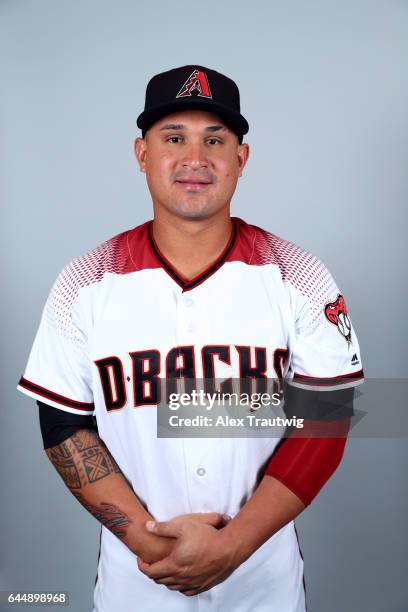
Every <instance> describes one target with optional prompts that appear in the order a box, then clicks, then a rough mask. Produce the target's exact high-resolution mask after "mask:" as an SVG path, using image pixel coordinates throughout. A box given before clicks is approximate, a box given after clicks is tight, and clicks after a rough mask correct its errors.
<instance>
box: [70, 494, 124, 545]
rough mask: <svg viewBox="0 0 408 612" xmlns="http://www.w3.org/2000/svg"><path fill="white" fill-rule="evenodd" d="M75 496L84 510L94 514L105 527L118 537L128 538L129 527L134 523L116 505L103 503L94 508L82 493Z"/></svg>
mask: <svg viewBox="0 0 408 612" xmlns="http://www.w3.org/2000/svg"><path fill="white" fill-rule="evenodd" d="M73 494H74V495H75V497H76V498H77V500H78V501H79V502H80V503H81V504H82V505H83V506H84V508H86V509H87V510H88V512H90V513H91V514H93V516H94V517H95V518H96V519H97V520H98V521H100V522H101V523H102V524H103V525H105V527H107V528H108V529H109V530H110V531H111V532H112V533H113V534H114V535H115V536H116V537H118V538H120V539H123V538H124V537H125V536H126V534H127V527H128V526H129V525H130V524H131V522H132V521H131V520H130V518H129V517H128V516H126V514H124V513H123V512H122V511H121V510H120V509H119V508H118V507H117V506H115V504H110V503H107V502H101V503H100V505H99V506H94V505H93V504H90V503H89V502H87V501H86V499H85V497H84V496H83V495H82V494H81V493H78V492H76V491H73Z"/></svg>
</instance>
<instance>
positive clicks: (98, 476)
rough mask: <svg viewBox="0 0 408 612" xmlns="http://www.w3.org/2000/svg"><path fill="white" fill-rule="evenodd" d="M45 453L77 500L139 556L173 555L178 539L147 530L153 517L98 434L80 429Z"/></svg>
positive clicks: (152, 557) (157, 557)
mask: <svg viewBox="0 0 408 612" xmlns="http://www.w3.org/2000/svg"><path fill="white" fill-rule="evenodd" d="M45 452H46V453H47V456H48V458H49V460H50V461H51V462H52V464H53V465H54V467H55V469H56V470H57V472H58V473H59V475H60V476H61V478H62V479H63V481H64V482H65V484H66V486H67V487H68V489H69V490H70V491H71V493H72V494H73V495H74V496H75V497H76V498H77V500H78V501H79V502H80V503H81V504H82V505H83V506H84V508H86V509H87V510H88V512H90V513H91V514H92V515H93V516H94V517H95V518H96V519H97V520H98V521H100V522H101V523H102V524H103V525H104V526H105V527H107V529H109V530H110V531H111V532H112V533H113V534H114V535H115V536H117V537H118V538H119V539H120V540H122V542H123V543H124V544H126V546H127V547H128V548H129V549H130V550H131V551H132V552H133V553H134V554H135V555H137V556H140V557H141V558H142V559H146V560H147V559H151V560H153V559H154V560H159V559H162V558H163V557H165V556H166V555H167V554H169V553H170V551H171V549H172V547H173V543H174V540H173V539H165V540H164V541H161V539H160V538H159V537H158V536H155V535H152V534H149V532H147V531H146V529H145V523H146V521H148V520H150V519H151V518H152V516H151V515H150V514H149V512H148V511H147V510H146V509H145V508H144V507H143V505H142V504H141V502H140V501H139V499H138V497H137V496H136V494H135V493H134V491H133V489H132V488H131V486H130V484H129V482H128V481H127V479H126V478H125V476H124V475H123V474H122V472H121V470H120V468H119V466H118V465H117V463H116V461H115V459H114V458H113V456H112V455H111V453H110V452H109V450H108V449H107V447H106V445H105V444H104V442H103V440H101V438H100V437H99V435H98V433H97V432H96V431H93V430H91V429H79V430H78V431H76V432H75V433H74V434H73V435H71V436H70V437H69V438H67V439H65V440H64V441H63V442H61V443H60V444H57V445H56V446H52V447H51V448H47V449H45Z"/></svg>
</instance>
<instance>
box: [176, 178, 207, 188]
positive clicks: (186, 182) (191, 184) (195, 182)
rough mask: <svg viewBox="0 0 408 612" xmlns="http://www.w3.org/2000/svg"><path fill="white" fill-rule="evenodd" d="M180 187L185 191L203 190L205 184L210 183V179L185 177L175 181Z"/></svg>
mask: <svg viewBox="0 0 408 612" xmlns="http://www.w3.org/2000/svg"><path fill="white" fill-rule="evenodd" d="M175 182H176V183H177V184H178V185H179V186H180V187H181V188H182V189H185V190H186V191H203V190H204V189H205V188H206V187H207V185H210V184H211V181H206V180H205V179H198V178H187V179H180V180H178V181H175Z"/></svg>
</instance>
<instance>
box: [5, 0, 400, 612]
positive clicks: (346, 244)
mask: <svg viewBox="0 0 408 612" xmlns="http://www.w3.org/2000/svg"><path fill="white" fill-rule="evenodd" d="M0 53H1V79H0V90H1V96H0V105H1V106H0V109H1V115H0V117H1V119H0V122H1V123H0V130H1V133H0V141H1V165H0V180H1V201H2V208H3V211H4V213H3V214H4V217H3V223H2V240H1V249H2V255H3V257H2V262H3V266H2V274H3V280H2V286H3V295H2V305H3V316H2V321H3V323H2V335H3V339H4V344H3V360H2V368H1V375H2V391H3V406H4V410H3V423H4V424H3V426H2V428H1V436H2V439H1V478H2V481H1V490H2V511H3V512H2V517H1V542H0V545H1V551H2V563H1V576H0V578H1V584H0V589H1V588H2V589H26V590H27V589H36V590H39V589H44V590H50V589H51V590H58V589H62V590H66V591H70V593H71V598H72V602H73V603H72V607H71V609H73V610H75V612H76V611H82V610H83V611H86V610H89V609H90V606H91V599H92V591H93V585H94V579H95V575H96V557H97V551H98V544H99V525H98V523H97V522H96V521H95V519H93V517H91V516H90V515H88V514H87V512H86V511H85V510H83V509H82V507H81V506H80V505H79V504H78V502H77V501H76V500H75V499H74V498H73V496H72V495H71V494H70V493H69V492H68V490H67V489H66V488H65V486H64V485H63V483H62V481H61V480H60V478H59V476H58V475H57V474H56V472H55V471H54V468H53V467H52V465H51V464H50V463H49V462H48V460H47V458H46V456H45V454H44V451H43V449H42V445H41V438H40V431H39V426H38V421H37V409H36V406H35V403H34V402H33V401H32V400H30V399H29V398H26V397H23V396H22V395H20V394H18V393H17V391H15V384H16V382H17V380H18V378H19V376H20V374H21V373H22V371H23V368H24V365H25V362H26V359H27V355H28V351H29V349H30V346H31V343H32V340H33V336H34V333H35V331H36V328H37V325H38V322H39V318H40V314H41V309H42V307H43V304H44V301H45V299H46V296H47V294H48V291H49V289H50V286H51V284H52V283H53V281H54V279H55V277H56V275H57V274H58V272H59V271H60V269H61V268H62V267H63V266H64V265H65V264H66V263H67V262H68V261H69V260H70V259H71V258H72V257H73V256H75V255H79V254H81V253H83V252H84V251H87V250H88V249H89V248H91V247H94V246H95V245H97V244H98V243H100V242H101V241H103V240H104V239H105V238H108V237H110V236H112V235H114V234H115V233H117V232H119V231H122V230H124V229H127V228H129V227H132V226H135V225H137V224H139V223H141V222H143V221H145V220H146V219H147V218H150V217H151V208H150V199H149V194H148V191H147V188H146V185H145V178H144V175H142V174H141V173H139V171H138V169H137V166H136V163H135V161H134V158H133V152H132V145H133V139H134V137H135V136H136V135H137V134H138V131H137V129H136V125H135V120H136V117H137V115H138V113H139V112H140V111H141V108H142V105H143V102H144V91H145V86H146V83H147V80H148V79H149V78H150V77H151V76H152V75H153V74H155V73H157V72H160V71H162V70H166V69H169V68H171V67H174V66H177V65H182V64H186V63H194V62H197V63H199V64H204V65H207V66H209V67H213V68H215V69H218V70H220V71H222V72H225V73H226V74H228V75H230V76H232V77H233V78H234V79H235V80H236V81H237V82H238V84H239V86H240V89H241V97H242V108H243V113H244V115H245V116H246V117H247V118H248V120H249V123H250V132H249V134H248V136H247V142H249V143H250V145H251V147H252V155H251V158H250V160H249V164H248V166H247V169H246V172H245V176H244V177H243V178H242V179H241V180H240V184H239V186H238V191H237V193H236V196H235V198H234V205H233V214H235V215H238V216H241V217H243V218H244V219H246V220H247V221H249V222H252V223H255V224H258V225H261V226H263V227H265V228H267V229H269V230H271V231H273V232H275V233H276V234H278V235H280V236H282V237H284V238H286V239H289V240H291V241H293V242H295V243H298V244H300V245H301V246H303V247H305V248H308V249H310V250H311V251H312V252H314V253H315V254H316V255H318V256H319V257H321V258H322V259H323V261H324V262H325V263H326V265H327V266H328V267H329V269H330V270H331V272H332V273H333V275H334V277H335V278H336V280H337V282H338V284H339V286H340V288H341V289H342V291H343V292H344V294H345V295H346V298H347V302H348V307H349V310H350V311H351V315H352V319H353V322H354V325H355V327H356V329H357V331H358V336H359V340H360V344H361V348H362V353H363V357H364V366H365V370H366V373H367V375H368V376H371V377H375V376H377V377H383V376H384V377H387V376H391V377H393V376H400V377H407V367H406V316H405V308H406V303H407V292H406V282H405V279H406V257H405V254H406V240H405V233H406V225H405V222H406V205H407V188H406V174H407V123H408V120H407V108H408V83H407V61H406V60H407V57H408V2H406V1H404V0H388V1H381V0H346V1H343V2H339V1H329V0H321V1H316V0H311V1H307V2H306V1H302V0H282V1H280V2H278V1H271V0H264V1H254V2H250V3H247V2H242V1H241V0H206V2H203V3H200V2H197V1H196V2H194V1H193V2H192V1H191V0H190V2H187V1H186V0H177V1H174V2H169V1H165V0H161V1H158V0H150V1H149V2H148V3H147V2H146V3H145V2H143V3H142V2H137V1H136V0H134V1H131V0H122V1H118V2H113V1H112V2H108V1H101V0H98V1H96V0H84V1H81V2H80V1H79V0H69V1H68V0H67V1H65V2H61V1H60V2H55V0H36V1H34V0H0ZM404 171H405V172H404ZM406 466H407V442H406V440H401V439H400V440H396V439H379V438H378V439H365V440H361V439H352V440H350V441H349V443H348V447H347V452H346V455H345V458H344V461H343V463H342V466H341V467H340V469H339V471H338V472H337V473H336V474H335V476H334V477H333V478H332V480H331V481H330V482H329V483H328V485H327V486H326V487H325V489H324V490H323V492H322V493H321V494H320V496H319V497H318V498H317V499H316V501H315V502H314V503H313V504H312V506H311V507H309V509H307V510H306V511H305V512H304V514H303V515H302V516H301V517H300V518H299V520H298V521H297V525H298V530H299V535H300V540H301V544H302V550H303V553H304V556H305V560H306V580H307V595H308V601H309V610H310V611H311V612H344V611H345V610H346V611H347V612H365V611H367V612H368V611H370V612H397V611H399V612H402V611H403V610H404V611H406V610H408V591H407V581H406V572H407V561H406V549H405V544H404V539H405V538H406V537H407V527H406V516H407V511H408V506H407V489H406V469H405V468H406ZM4 609H7V608H4ZM276 612H279V611H276Z"/></svg>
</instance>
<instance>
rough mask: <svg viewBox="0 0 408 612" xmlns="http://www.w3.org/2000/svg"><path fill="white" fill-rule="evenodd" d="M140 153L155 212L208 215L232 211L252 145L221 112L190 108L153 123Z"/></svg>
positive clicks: (137, 148)
mask: <svg viewBox="0 0 408 612" xmlns="http://www.w3.org/2000/svg"><path fill="white" fill-rule="evenodd" d="M135 153H136V157H137V160H138V162H139V165H140V169H141V171H142V172H145V173H146V178H147V183H148V186H149V190H150V193H151V195H152V199H153V204H154V208H155V212H160V210H161V209H165V210H166V211H167V212H168V213H170V214H173V215H175V216H177V217H180V218H183V219H205V218H208V217H211V216H213V215H214V214H216V213H217V212H219V211H221V210H222V209H223V208H225V210H229V204H230V201H231V198H232V195H233V193H234V191H235V188H236V185H237V181H238V177H240V176H241V174H242V171H243V169H244V166H245V163H246V161H247V158H248V154H249V147H248V145H247V144H242V145H240V144H239V142H238V137H237V135H236V134H235V133H234V132H232V131H231V130H230V129H229V128H228V127H227V126H226V125H225V123H224V122H223V121H222V120H221V119H220V118H219V117H218V116H217V115H214V114H212V113H207V112H205V111H198V110H188V111H182V112H178V113H172V114H171V115H166V117H163V118H162V119H160V120H159V121H157V122H156V123H154V124H153V125H152V126H151V128H150V129H149V130H148V131H147V133H146V135H145V138H144V139H142V138H137V139H136V142H135Z"/></svg>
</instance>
